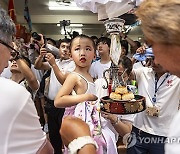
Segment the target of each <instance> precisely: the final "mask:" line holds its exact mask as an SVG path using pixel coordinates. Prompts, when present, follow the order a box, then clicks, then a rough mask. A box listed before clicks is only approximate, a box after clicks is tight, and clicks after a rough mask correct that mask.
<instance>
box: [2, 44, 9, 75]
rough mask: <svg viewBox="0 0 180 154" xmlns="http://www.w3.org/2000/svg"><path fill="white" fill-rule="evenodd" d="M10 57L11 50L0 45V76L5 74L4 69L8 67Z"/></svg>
mask: <svg viewBox="0 0 180 154" xmlns="http://www.w3.org/2000/svg"><path fill="white" fill-rule="evenodd" d="M10 56H11V54H10V49H9V48H8V47H6V46H5V45H3V44H1V43H0V74H1V73H2V72H3V70H4V68H6V67H7V66H8V60H9V59H10Z"/></svg>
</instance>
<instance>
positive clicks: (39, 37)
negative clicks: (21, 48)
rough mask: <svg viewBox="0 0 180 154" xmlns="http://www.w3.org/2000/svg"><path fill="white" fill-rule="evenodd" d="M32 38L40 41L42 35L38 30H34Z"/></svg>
mask: <svg viewBox="0 0 180 154" xmlns="http://www.w3.org/2000/svg"><path fill="white" fill-rule="evenodd" d="M31 36H32V38H33V39H35V40H37V41H40V40H41V36H40V35H39V34H38V33H37V32H33V33H32V34H31Z"/></svg>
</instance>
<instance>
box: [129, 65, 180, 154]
mask: <svg viewBox="0 0 180 154" xmlns="http://www.w3.org/2000/svg"><path fill="white" fill-rule="evenodd" d="M133 71H134V73H135V78H136V81H137V83H138V94H139V95H142V96H144V97H145V98H146V110H145V111H144V112H140V113H138V114H137V115H136V117H135V119H134V123H133V129H132V133H135V134H136V139H137V141H136V144H135V145H134V146H132V147H130V148H129V149H127V153H128V154H140V153H144V154H164V143H165V140H166V137H167V136H168V131H169V127H170V124H171V121H172V119H173V118H174V116H175V114H176V113H177V112H178V107H179V100H180V95H179V94H180V79H179V78H178V77H177V76H174V75H171V74H170V73H168V72H166V71H165V70H164V69H163V68H162V67H161V66H160V65H157V64H155V63H154V62H153V63H152V68H148V67H142V68H139V69H134V70H133ZM172 111H173V112H172Z"/></svg>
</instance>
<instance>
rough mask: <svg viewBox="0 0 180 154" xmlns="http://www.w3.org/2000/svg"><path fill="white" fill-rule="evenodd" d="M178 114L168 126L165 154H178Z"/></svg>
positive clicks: (179, 148)
mask: <svg viewBox="0 0 180 154" xmlns="http://www.w3.org/2000/svg"><path fill="white" fill-rule="evenodd" d="M179 122H180V112H178V114H177V115H176V116H175V118H174V120H173V121H172V123H171V125H170V130H169V135H168V140H167V142H166V144H165V153H166V154H179V153H180V125H179Z"/></svg>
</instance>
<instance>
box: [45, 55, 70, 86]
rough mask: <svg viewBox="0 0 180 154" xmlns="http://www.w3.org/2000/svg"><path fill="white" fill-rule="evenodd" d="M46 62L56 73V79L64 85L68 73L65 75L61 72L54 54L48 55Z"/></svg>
mask: <svg viewBox="0 0 180 154" xmlns="http://www.w3.org/2000/svg"><path fill="white" fill-rule="evenodd" d="M45 59H46V61H47V62H48V63H49V64H50V65H51V67H52V69H53V70H54V73H55V75H56V78H57V79H58V81H59V82H60V83H61V84H63V83H64V81H65V79H66V77H67V75H68V73H66V74H64V73H62V72H61V70H60V69H59V67H58V66H57V64H56V61H55V58H54V56H53V54H51V53H47V54H46V56H45Z"/></svg>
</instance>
